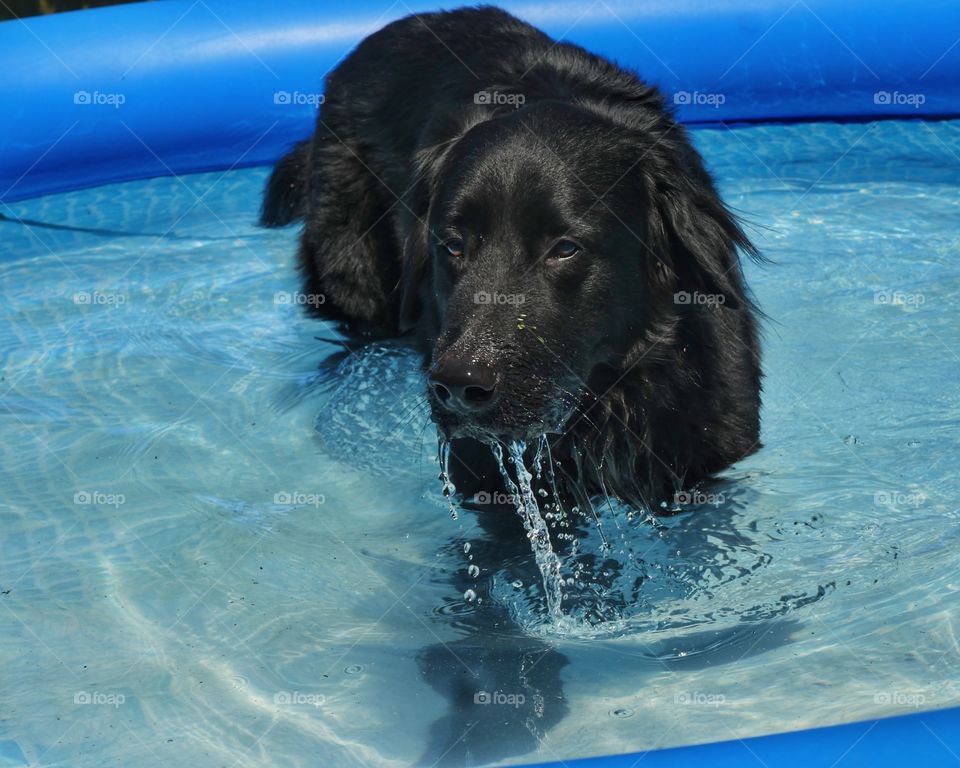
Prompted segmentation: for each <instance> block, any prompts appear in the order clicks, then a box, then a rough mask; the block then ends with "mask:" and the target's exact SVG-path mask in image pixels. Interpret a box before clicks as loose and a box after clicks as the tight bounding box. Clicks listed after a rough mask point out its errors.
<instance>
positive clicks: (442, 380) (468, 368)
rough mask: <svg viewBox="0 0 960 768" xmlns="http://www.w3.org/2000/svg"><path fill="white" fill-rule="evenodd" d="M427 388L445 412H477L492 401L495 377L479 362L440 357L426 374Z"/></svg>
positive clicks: (495, 386) (446, 356)
mask: <svg viewBox="0 0 960 768" xmlns="http://www.w3.org/2000/svg"><path fill="white" fill-rule="evenodd" d="M430 388H431V389H432V390H433V393H434V395H435V396H436V398H437V401H438V402H439V403H440V404H441V405H443V406H444V407H445V408H447V409H448V410H452V411H460V412H462V413H469V412H471V411H480V410H483V409H484V408H486V407H487V406H488V405H489V404H490V403H491V402H492V401H493V397H494V394H495V393H496V389H497V375H496V372H495V371H494V370H493V369H492V368H489V367H488V366H486V365H483V364H482V363H478V362H476V361H471V360H466V359H464V358H461V357H450V356H448V355H444V356H443V357H441V358H440V360H438V361H437V363H436V365H434V366H433V368H432V369H431V371H430Z"/></svg>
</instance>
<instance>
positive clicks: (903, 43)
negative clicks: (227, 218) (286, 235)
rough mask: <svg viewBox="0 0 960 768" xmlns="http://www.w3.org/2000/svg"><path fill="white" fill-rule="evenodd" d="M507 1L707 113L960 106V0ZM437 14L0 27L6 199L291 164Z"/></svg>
mask: <svg viewBox="0 0 960 768" xmlns="http://www.w3.org/2000/svg"><path fill="white" fill-rule="evenodd" d="M501 5H502V6H503V7H505V8H506V9H507V10H510V11H511V12H513V13H515V14H517V15H518V16H520V17H522V18H524V19H526V20H529V21H530V22H532V23H534V24H536V25H538V26H540V27H541V28H543V29H544V30H545V31H546V32H548V33H549V34H551V35H553V36H555V37H562V38H564V39H568V40H571V41H573V42H576V43H579V44H582V45H584V46H586V47H587V48H590V49H592V50H595V51H597V52H599V53H602V54H605V55H607V56H609V57H611V58H614V59H616V60H618V61H619V62H621V63H624V64H626V65H629V66H631V67H633V68H635V69H637V70H638V71H640V72H641V73H642V74H643V75H644V77H645V78H646V79H647V80H649V81H651V82H654V83H656V84H657V85H659V86H660V87H661V89H662V90H663V91H664V92H665V93H666V94H668V95H669V96H670V97H671V98H672V100H673V102H674V104H675V105H676V108H677V112H678V114H679V115H680V117H681V118H682V120H684V121H685V122H688V123H700V124H707V125H710V124H718V123H724V124H728V125H729V124H733V123H744V122H750V123H757V122H789V121H827V120H837V121H866V120H875V119H883V118H899V119H911V120H933V119H941V118H953V117H957V116H960V44H958V41H957V36H958V35H960V5H958V4H957V3H955V2H950V1H948V0H930V2H927V3H925V4H923V5H922V6H917V5H916V4H915V3H912V2H906V1H905V0H894V1H892V2H885V3H877V2H875V0H871V1H870V2H866V1H865V0H849V2H838V1H836V0H833V1H830V0H797V2H792V3H791V2H789V0H783V1H782V2H777V1H774V0H731V1H730V2H722V3H708V2H698V1H694V0H689V1H688V0H680V2H676V3H657V2H645V0H623V1H622V2H615V0H610V2H603V1H601V2H598V3H594V4H593V5H590V4H589V3H582V2H572V1H570V0H557V1H556V2H551V3H534V2H528V3H527V2H512V1H511V2H504V3H502V4H501ZM433 7H434V6H433V5H432V4H430V3H426V4H423V3H413V2H411V3H410V4H409V5H407V4H406V3H404V2H400V3H395V4H393V5H387V4H384V3H376V2H372V1H371V0H355V1H354V2H352V3H350V4H347V5H344V6H338V5H329V6H321V5H318V4H317V3H313V2H278V3H262V2H251V1H250V0H238V1H236V2H218V1H215V0H207V1H206V2H199V3H197V2H190V1H189V0H170V1H169V2H159V3H144V4H138V5H131V6H122V7H115V8H108V9H101V10H96V11H82V12H76V13H67V14H62V15H59V16H54V17H43V18H36V19H30V20H27V21H23V22H7V23H3V24H0V60H2V61H3V63H4V65H5V66H4V71H5V72H6V73H7V74H6V77H5V78H4V79H3V81H2V82H0V103H2V104H3V105H4V112H3V120H2V121H0V203H4V204H6V203H13V202H16V201H23V200H28V199H31V198H36V197H40V196H45V195H51V194H54V193H61V192H67V191H71V190H78V189H83V188H88V187H95V186H99V185H104V184H108V183H112V182H120V181H129V180H136V179H147V178H152V177H157V176H168V175H180V174H187V173H195V172H201V171H212V170H228V169H234V168H242V167H251V166H263V165H266V164H269V163H272V162H274V161H275V160H277V159H278V158H279V157H280V156H281V154H282V153H283V152H284V151H286V150H287V149H288V148H289V146H290V145H291V144H292V143H294V142H295V141H297V140H299V139H301V138H303V137H305V136H307V135H308V134H309V133H310V132H311V130H312V125H313V120H314V115H315V110H316V106H317V104H318V103H319V100H320V99H321V98H322V87H323V78H324V75H325V74H326V73H327V72H329V71H330V69H331V68H333V67H334V66H335V65H336V64H337V62H338V61H339V60H340V59H341V58H342V57H343V55H344V54H345V53H346V52H348V51H349V50H350V48H351V46H353V45H354V44H355V43H356V42H357V41H359V40H360V39H361V38H362V37H363V36H364V35H366V34H368V33H369V32H371V31H373V30H375V29H376V28H378V27H380V26H382V25H383V24H385V23H387V22H388V21H390V20H392V19H394V18H398V17H400V16H403V15H406V14H407V13H410V12H416V11H422V10H430V9H432V8H433ZM14 73H15V74H14ZM638 727H642V724H640V725H639V726H638ZM0 746H2V742H0ZM958 755H960V708H958V709H941V710H937V711H926V712H918V713H913V714H908V715H904V716H899V717H892V718H889V719H881V720H873V721H869V722H858V723H852V724H851V723H847V724H839V725H836V726H832V727H827V728H819V729H815V730H807V731H797V732H791V733H782V734H774V735H769V736H763V737H759V738H753V739H746V740H736V741H727V742H718V743H713V744H706V745H695V746H688V747H682V748H677V749H667V750H661V751H655V752H646V753H637V754H626V755H610V756H605V757H592V758H587V759H583V760H567V761H566V762H556V763H551V765H557V766H560V765H567V766H574V765H578V766H579V765H583V766H610V767H611V768H612V767H613V766H636V765H643V766H647V765H649V766H678V765H704V766H711V768H712V767H713V766H743V765H753V764H755V763H756V764H759V765H765V766H794V765H795V766H803V768H809V767H810V766H820V765H823V766H829V765H870V766H887V765H889V766H893V765H897V766H901V765H903V764H918V765H948V764H952V763H954V762H956V761H957V760H960V758H958ZM3 760H4V755H3V753H2V752H0V764H4V765H6V764H7V763H5V762H3ZM9 764H11V765H13V764H19V763H16V762H11V763H9Z"/></svg>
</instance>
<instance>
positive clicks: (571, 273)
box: [403, 102, 744, 440]
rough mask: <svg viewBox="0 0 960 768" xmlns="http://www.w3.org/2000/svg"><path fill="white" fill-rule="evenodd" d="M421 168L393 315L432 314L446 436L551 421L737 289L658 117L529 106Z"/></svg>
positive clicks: (701, 189)
mask: <svg viewBox="0 0 960 768" xmlns="http://www.w3.org/2000/svg"><path fill="white" fill-rule="evenodd" d="M420 171H421V178H422V180H423V184H422V186H421V188H420V192H419V194H421V195H423V196H425V199H423V200H422V201H421V204H422V206H423V209H424V210H426V211H427V215H426V216H425V218H424V221H423V222H421V223H419V224H414V225H413V226H412V227H411V234H410V237H409V238H408V242H407V243H406V248H405V286H404V297H403V305H404V309H403V313H404V315H405V316H406V317H407V319H408V320H409V319H410V317H411V316H412V315H419V314H424V315H426V320H427V325H428V326H430V327H431V332H430V336H431V339H432V356H431V361H430V367H429V398H430V402H431V406H432V411H433V418H434V421H435V422H436V423H437V425H438V427H439V428H440V430H441V432H442V433H443V434H444V435H445V436H446V437H449V438H452V437H462V436H470V437H476V438H479V439H487V440H489V439H490V438H499V439H524V438H529V437H532V436H534V435H537V434H542V433H556V432H560V431H563V428H564V424H565V423H566V422H567V421H568V420H569V419H570V418H571V416H572V415H573V414H574V413H575V412H576V410H577V408H578V405H580V404H581V402H582V398H583V396H584V395H585V394H587V393H590V394H591V395H595V396H602V394H603V392H604V391H605V389H607V388H609V387H610V386H611V385H613V384H614V383H615V382H616V380H617V378H618V377H619V376H622V375H623V374H624V373H625V371H626V370H627V367H628V366H637V364H638V361H639V360H641V359H642V358H643V357H644V356H645V355H647V354H648V353H651V352H652V351H653V350H654V348H655V347H656V346H657V345H658V344H662V343H663V341H664V335H665V334H666V335H669V334H670V332H671V329H672V328H673V327H674V326H675V325H676V323H678V322H679V321H680V319H681V318H682V316H683V315H684V314H685V313H687V314H688V313H690V312H699V311H715V310H716V309H717V306H714V307H709V306H706V305H705V302H706V301H712V302H714V304H715V305H720V306H721V307H723V308H731V307H735V306H736V305H737V304H738V303H739V302H741V301H743V300H744V297H743V294H742V289H741V286H740V283H739V272H738V262H737V256H736V246H737V245H739V244H741V241H742V239H743V238H742V234H741V233H740V231H739V229H738V228H737V225H736V223H735V222H734V221H733V219H732V218H731V217H730V215H729V214H728V213H727V211H726V209H725V208H724V207H723V204H722V203H721V202H720V200H719V198H718V197H717V195H716V193H715V192H714V190H713V186H712V184H711V182H710V179H709V177H708V176H707V174H706V173H705V171H704V170H703V168H702V165H701V163H700V160H699V157H698V156H697V155H696V153H695V152H694V151H693V149H692V147H690V145H689V143H688V141H687V139H686V138H685V136H684V135H683V131H682V129H681V128H679V127H677V126H676V125H675V123H673V122H672V120H670V118H669V117H667V116H662V117H661V118H659V120H658V121H653V122H651V124H650V125H645V126H641V127H634V126H630V125H625V124H623V123H622V122H618V121H617V120H615V119H612V118H611V117H609V116H605V115H603V114H599V113H597V112H596V111H595V110H589V109H586V108H583V107H578V106H573V105H569V104H563V103H559V102H545V103H539V104H536V105H533V106H530V107H525V108H524V109H518V110H512V111H510V112H508V113H503V114H500V115H498V116H497V117H495V118H494V119H488V120H485V121H482V122H479V123H476V124H474V125H473V126H472V127H470V128H468V129H467V130H465V131H464V132H463V133H462V135H460V136H459V138H457V139H456V140H453V141H450V142H448V143H446V144H445V145H443V146H440V147H435V148H432V149H431V150H430V151H427V152H424V153H422V154H421V156H420ZM684 293H686V294H687V295H688V296H689V297H693V296H694V294H695V293H696V295H698V296H700V295H702V296H706V297H708V298H707V299H706V300H703V301H700V300H694V299H693V298H690V299H689V300H687V301H684V298H683V294H684ZM666 352H667V350H666V349H661V350H658V351H657V352H656V354H651V357H652V358H655V359H657V360H661V361H662V360H663V359H665V357H666V356H667V355H666Z"/></svg>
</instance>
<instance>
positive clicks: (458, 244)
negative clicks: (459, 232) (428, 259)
mask: <svg viewBox="0 0 960 768" xmlns="http://www.w3.org/2000/svg"><path fill="white" fill-rule="evenodd" d="M443 247H444V248H446V249H447V252H448V253H449V254H450V255H451V256H454V257H456V258H460V257H461V256H463V240H461V239H460V238H453V239H451V240H447V242H445V243H444V244H443Z"/></svg>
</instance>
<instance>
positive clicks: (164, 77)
mask: <svg viewBox="0 0 960 768" xmlns="http://www.w3.org/2000/svg"><path fill="white" fill-rule="evenodd" d="M501 5H502V7H504V8H506V9H507V10H510V11H512V12H513V13H515V14H517V15H518V16H520V17H521V18H524V19H527V20H529V21H531V22H532V23H534V24H536V25H538V26H540V27H541V28H543V29H544V30H546V31H547V32H548V33H550V34H551V35H553V36H554V37H556V38H563V39H565V40H569V41H571V42H575V43H579V44H580V45H583V46H586V47H587V48H589V49H591V50H594V51H596V52H599V53H602V54H605V55H606V56H608V57H611V58H613V59H615V60H617V61H619V62H620V63H622V64H625V65H627V66H630V67H633V68H635V69H636V70H637V71H638V72H640V73H641V74H642V75H643V77H644V78H646V79H647V80H649V81H650V82H653V83H656V84H657V85H659V86H660V87H661V88H662V89H663V91H664V92H665V93H666V94H667V96H668V98H669V99H670V100H671V101H673V102H676V108H677V113H678V115H679V117H680V118H681V119H682V120H683V121H685V122H689V123H718V122H727V123H729V122H739V121H767V120H806V119H833V118H836V119H848V120H849V119H865V118H875V117H905V118H922V117H926V118H930V117H949V116H956V115H958V114H960V89H958V83H960V45H957V44H956V40H957V36H958V35H960V3H957V2H955V1H954V0H926V1H925V2H924V3H922V4H917V3H916V2H914V1H913V0H909V1H908V0H888V1H886V2H880V1H874V2H864V1H863V0H795V1H791V0H779V1H778V2H770V1H769V0H702V1H694V0H677V1H676V2H662V0H657V2H642V1H638V0H621V1H619V2H618V0H602V2H596V3H593V4H591V3H589V2H583V0H552V1H551V2H522V1H515V0H510V1H508V2H504V3H501ZM436 7H437V6H436V4H435V3H430V2H427V3H420V2H415V1H414V0H409V1H408V2H399V3H395V4H392V5H391V4H388V3H384V2H382V0H379V1H377V0H353V2H350V3H343V4H341V3H329V4H323V3H318V2H315V1H305V0H299V1H298V0H295V1H293V2H290V1H287V2H274V3H264V2H261V1H260V0H256V1H255V2H254V1H252V0H230V1H229V2H226V1H224V0H206V1H205V2H199V3H198V2H192V1H191V0H167V1H166V2H159V3H140V4H133V5H126V6H117V7H112V8H102V9H96V10H88V11H78V12H73V13H65V14H58V15H54V16H45V17H37V18H31V19H26V20H23V21H7V22H3V23H0V61H2V62H3V64H4V65H5V66H4V70H3V71H4V73H5V75H4V77H3V78H2V79H0V105H2V118H3V119H2V120H0V202H11V201H14V200H20V199H24V198H29V197H36V196H39V195H44V194H50V193H53V192H61V191H66V190H71V189H78V188H82V187H87V186H94V185H98V184H103V183H107V182H112V181H124V180H130V179H136V178H144V177H150V176H158V175H159V176H163V175H170V174H181V173H191V172H197V171H209V170H221V169H227V168H234V167H243V166H252V165H262V164H266V163H270V162H273V161H275V160H276V159H277V158H278V157H279V156H280V155H281V154H282V153H283V152H284V151H285V150H286V149H287V148H288V147H289V146H290V144H291V143H293V142H294V141H295V140H297V139H299V138H302V137H305V136H307V135H309V134H310V132H311V129H312V126H313V120H314V116H315V102H316V99H317V98H318V97H319V96H320V95H321V94H322V90H323V78H324V75H325V74H326V73H327V72H328V71H329V70H330V69H331V68H333V67H334V66H335V65H336V64H337V62H338V61H340V60H341V59H342V58H343V56H344V55H345V54H346V53H348V52H349V51H350V49H351V48H352V47H353V46H354V45H355V44H356V43H357V42H358V41H359V40H360V39H362V38H363V37H364V36H365V35H366V34H368V33H370V32H372V31H374V30H376V29H377V28H379V27H381V26H383V25H384V24H386V23H388V22H389V21H391V20H392V19H395V18H398V17H400V16H403V15H406V14H407V13H409V12H411V11H428V10H433V9H435V8H436ZM448 7H449V6H448Z"/></svg>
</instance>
